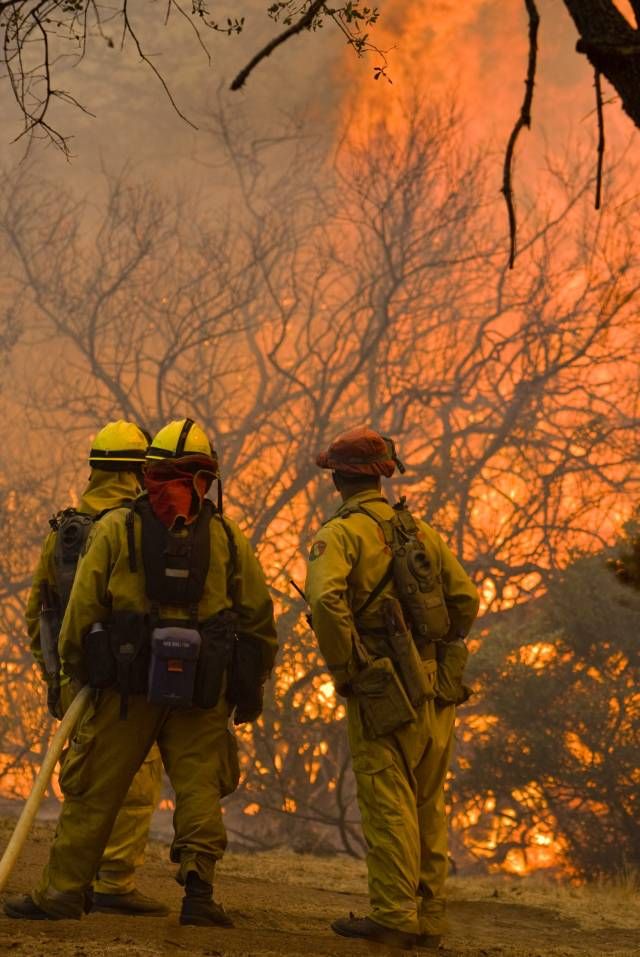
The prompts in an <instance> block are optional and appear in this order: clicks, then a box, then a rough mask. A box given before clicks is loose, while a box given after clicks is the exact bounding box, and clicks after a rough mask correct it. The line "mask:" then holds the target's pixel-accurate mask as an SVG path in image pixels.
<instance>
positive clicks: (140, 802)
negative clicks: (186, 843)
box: [93, 744, 162, 894]
mask: <svg viewBox="0 0 640 957" xmlns="http://www.w3.org/2000/svg"><path fill="white" fill-rule="evenodd" d="M161 790H162V758H161V757H160V751H159V749H158V746H157V745H156V744H154V745H153V747H152V748H151V751H149V754H148V755H147V757H146V758H145V759H144V761H143V763H142V765H141V767H140V770H139V771H138V772H137V774H136V776H135V777H134V779H133V781H132V783H131V787H130V788H129V790H128V791H127V794H126V797H125V799H124V801H123V803H122V807H121V808H120V810H119V812H118V816H117V818H116V821H115V824H114V825H113V828H112V830H111V834H110V835H109V842H108V844H107V846H106V847H105V849H104V854H103V855H102V860H101V861H100V864H99V866H98V873H97V874H96V878H95V880H94V882H93V888H94V890H96V891H98V893H100V894H127V893H129V891H132V890H134V888H135V872H136V869H137V868H138V867H140V866H141V865H142V864H143V863H144V851H145V848H146V846H147V840H148V838H149V827H150V825H151V817H152V815H153V812H154V811H155V809H156V807H157V805H158V801H159V800H160V791H161Z"/></svg>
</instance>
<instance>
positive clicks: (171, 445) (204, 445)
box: [147, 419, 215, 459]
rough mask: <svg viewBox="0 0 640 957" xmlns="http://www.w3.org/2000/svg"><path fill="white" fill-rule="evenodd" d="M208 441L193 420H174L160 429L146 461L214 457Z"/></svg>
mask: <svg viewBox="0 0 640 957" xmlns="http://www.w3.org/2000/svg"><path fill="white" fill-rule="evenodd" d="M214 454H215V453H214V451H213V448H212V447H211V443H210V442H209V439H208V438H207V437H206V435H205V434H204V432H203V431H202V429H201V428H200V426H199V425H196V424H195V422H194V421H193V419H176V420H175V421H173V422H170V423H169V425H165V426H164V428H162V429H160V431H159V432H158V434H157V435H156V436H155V438H154V440H153V442H152V443H151V445H150V447H149V451H148V452H147V459H177V458H180V456H182V455H208V456H212V455H214Z"/></svg>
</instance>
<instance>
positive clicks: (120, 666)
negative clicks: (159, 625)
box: [109, 611, 150, 720]
mask: <svg viewBox="0 0 640 957" xmlns="http://www.w3.org/2000/svg"><path fill="white" fill-rule="evenodd" d="M109 631H110V643H111V653H112V655H113V657H114V659H115V662H116V675H117V677H116V686H117V688H118V690H119V691H120V718H121V720H124V719H125V718H126V717H127V708H128V701H129V695H130V694H146V693H147V688H148V682H149V655H150V647H149V620H148V617H147V616H146V615H143V614H140V613H139V612H135V611H114V612H113V613H112V615H111V621H110V629H109Z"/></svg>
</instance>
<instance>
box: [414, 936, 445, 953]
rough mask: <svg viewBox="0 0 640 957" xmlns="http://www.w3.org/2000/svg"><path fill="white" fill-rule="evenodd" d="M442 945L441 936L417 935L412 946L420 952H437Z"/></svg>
mask: <svg viewBox="0 0 640 957" xmlns="http://www.w3.org/2000/svg"><path fill="white" fill-rule="evenodd" d="M441 943H442V934H418V936H417V937H416V942H415V944H414V945H413V946H414V947H418V948H419V949H420V950H438V948H439V947H440V944H441Z"/></svg>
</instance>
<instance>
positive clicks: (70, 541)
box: [49, 508, 103, 620]
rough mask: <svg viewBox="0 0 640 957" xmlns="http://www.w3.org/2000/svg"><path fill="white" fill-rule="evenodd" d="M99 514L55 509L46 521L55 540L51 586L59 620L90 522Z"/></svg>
mask: <svg viewBox="0 0 640 957" xmlns="http://www.w3.org/2000/svg"><path fill="white" fill-rule="evenodd" d="M102 514H103V513H102V512H101V513H100V514H99V515H95V516H91V515H86V514H85V513H84V512H78V511H76V509H75V508H66V509H65V510H64V511H63V512H58V514H57V515H55V516H54V517H53V518H52V519H51V520H50V522H49V524H50V525H51V527H52V529H53V530H54V532H56V541H55V545H54V550H53V561H54V566H55V587H56V592H57V595H58V601H59V612H60V620H62V618H63V617H64V612H65V609H66V607H67V605H68V604H69V595H70V594H71V587H72V585H73V580H74V578H75V575H76V568H77V565H78V560H79V558H80V555H81V554H82V550H83V549H84V546H85V542H86V541H87V538H88V537H89V532H90V531H91V528H92V526H93V523H94V521H95V520H96V519H97V518H100V517H101V515H102Z"/></svg>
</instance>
